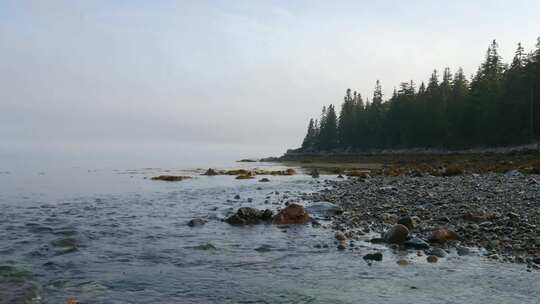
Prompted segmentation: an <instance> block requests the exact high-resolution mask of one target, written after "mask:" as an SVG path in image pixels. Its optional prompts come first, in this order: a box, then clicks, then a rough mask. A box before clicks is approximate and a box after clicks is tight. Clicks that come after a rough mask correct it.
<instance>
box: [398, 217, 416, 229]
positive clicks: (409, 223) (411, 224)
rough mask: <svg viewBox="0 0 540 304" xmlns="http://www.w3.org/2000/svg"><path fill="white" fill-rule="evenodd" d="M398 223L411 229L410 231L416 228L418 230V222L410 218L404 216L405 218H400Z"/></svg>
mask: <svg viewBox="0 0 540 304" xmlns="http://www.w3.org/2000/svg"><path fill="white" fill-rule="evenodd" d="M397 223H398V224H401V225H403V226H405V227H407V229H409V230H413V229H414V228H416V222H415V220H414V219H413V218H412V217H410V216H404V217H402V218H400V219H399V220H398V221H397Z"/></svg>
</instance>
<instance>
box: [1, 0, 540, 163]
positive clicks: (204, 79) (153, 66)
mask: <svg viewBox="0 0 540 304" xmlns="http://www.w3.org/2000/svg"><path fill="white" fill-rule="evenodd" d="M538 12H540V2H539V1H518V0H516V1H435V0H433V1H339V0H336V1H317V0H311V1H307V0H306V1H294V0H288V1H262V0H261V1H247V0H246V1H233V0H223V1H205V0H196V1H166V0H153V1H136V0H132V1H127V0H126V1H122V0H116V1H109V0H102V1H100V0H94V1H90V0H87V1H78V0H65V1H60V0H51V1H40V0H36V1H31V0H28V1H25V0H0V139H1V140H0V141H1V142H0V162H1V159H2V156H6V155H8V154H10V153H11V154H10V155H13V154H16V153H19V151H21V150H24V149H27V150H28V149H29V150H33V151H34V152H38V153H39V152H42V151H59V150H73V151H79V150H84V151H94V150H96V151H97V150H102V149H110V150H118V151H122V150H133V149H137V147H138V146H141V145H143V146H146V147H147V148H148V149H147V150H152V149H159V147H167V148H165V149H169V150H172V151H174V148H171V147H174V146H175V144H180V145H184V146H191V147H212V148H208V149H212V150H213V149H216V147H218V146H220V145H223V147H226V146H233V145H239V146H242V145H244V146H249V147H250V148H249V149H246V151H249V153H253V154H254V155H253V156H263V155H276V154H280V153H282V152H284V151H285V150H286V149H287V148H294V147H298V146H299V145H300V143H301V141H302V138H303V136H304V134H305V131H306V127H307V122H308V119H309V118H310V117H314V116H315V117H316V116H318V115H319V113H320V109H321V107H322V105H324V104H329V103H333V104H336V105H337V106H338V105H339V104H340V103H341V101H342V100H343V94H344V92H345V90H346V89H347V88H352V89H353V90H357V91H359V92H360V93H361V94H362V96H365V97H370V96H371V94H372V92H373V88H374V85H375V81H376V80H377V79H379V80H380V81H381V83H382V86H383V90H384V93H385V95H386V97H388V96H390V94H391V92H392V90H393V88H394V87H396V86H398V85H399V83H400V82H402V81H409V80H414V81H415V82H417V83H419V82H420V81H424V80H426V79H427V78H428V77H429V75H430V74H431V72H432V71H433V69H434V68H436V69H438V70H442V69H443V68H445V67H447V66H448V67H450V68H451V69H452V70H453V71H455V70H456V69H457V68H458V67H463V69H464V71H465V73H466V74H467V75H471V74H472V73H473V72H474V71H476V69H477V67H478V65H479V64H480V62H481V61H482V59H483V57H484V54H485V51H486V49H487V47H488V45H489V44H490V42H491V40H493V39H497V41H498V42H499V45H500V53H501V54H502V56H503V59H504V60H505V61H507V62H509V61H510V60H511V58H512V56H513V52H514V50H515V48H516V44H517V43H518V42H522V44H523V46H524V47H525V48H526V49H527V50H532V49H533V48H534V45H535V43H536V38H537V37H538V36H540V18H538V17H539V15H538ZM149 147H151V149H150V148H149ZM179 153H182V151H179ZM198 153H199V152H196V153H195V154H198ZM207 154H208V155H210V154H211V153H209V152H208V151H206V154H205V155H207Z"/></svg>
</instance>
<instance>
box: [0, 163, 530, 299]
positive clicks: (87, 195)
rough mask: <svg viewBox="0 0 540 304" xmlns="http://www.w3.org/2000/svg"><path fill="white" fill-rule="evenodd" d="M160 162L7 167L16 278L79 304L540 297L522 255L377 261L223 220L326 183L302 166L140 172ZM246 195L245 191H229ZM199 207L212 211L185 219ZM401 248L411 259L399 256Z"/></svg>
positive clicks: (302, 231)
mask: <svg viewBox="0 0 540 304" xmlns="http://www.w3.org/2000/svg"><path fill="white" fill-rule="evenodd" d="M250 165H251V166H252V164H250ZM161 172H164V170H163V169H150V168H149V169H141V170H97V171H95V170H86V169H71V170H63V171H61V172H59V171H55V170H46V171H44V172H42V174H39V172H33V173H24V174H22V173H19V172H11V173H10V174H2V175H0V184H1V186H0V187H1V189H0V190H2V191H1V194H0V204H1V212H0V241H1V242H0V266H10V267H13V268H12V269H11V270H9V271H11V272H9V273H14V272H13V271H14V270H13V269H17V271H19V270H25V271H27V272H26V273H31V275H30V276H27V275H26V274H24V275H23V274H19V276H20V277H21V279H20V280H21V281H23V282H26V283H27V284H28V283H29V282H32V284H34V282H35V284H36V286H38V287H36V289H35V290H38V291H39V293H40V294H42V295H43V297H44V301H46V302H47V303H63V301H65V299H66V298H68V297H70V296H75V297H77V298H78V299H79V300H81V301H82V302H83V303H126V302H129V303H163V302H169V303H358V302H364V303H410V302H415V303H517V302H519V303H538V298H540V291H539V288H538V287H539V286H540V274H539V273H538V272H533V273H528V272H526V271H525V268H524V267H521V266H519V265H507V264H500V263H495V262H490V261H487V260H485V259H483V258H480V257H460V256H457V254H451V255H450V256H449V257H448V258H444V259H441V260H440V261H439V263H437V264H428V263H426V262H425V257H424V258H418V257H416V254H415V253H406V252H392V251H391V250H390V249H388V248H386V247H384V246H379V247H377V248H379V249H380V250H383V252H384V260H383V262H374V263H372V264H368V263H366V262H365V261H364V260H363V259H362V256H363V255H364V254H366V253H368V252H372V251H373V250H374V249H373V248H372V247H370V246H371V245H369V244H367V243H365V242H361V241H360V242H357V244H356V245H357V246H356V248H355V249H354V250H346V251H338V250H337V249H336V244H335V243H334V238H333V233H332V232H331V231H330V230H328V229H325V228H324V227H323V228H314V227H311V226H298V227H276V226H271V225H259V226H251V227H232V226H229V225H228V224H226V223H223V222H221V219H222V218H224V217H225V216H226V215H227V214H229V213H230V212H232V211H233V210H236V209H237V208H238V207H241V206H254V207H259V208H273V209H275V208H277V207H278V206H280V204H282V203H283V202H285V201H287V200H295V197H296V196H297V195H299V194H300V193H302V192H309V191H313V190H319V189H322V188H323V187H324V184H322V183H321V184H318V183H316V182H315V181H314V180H313V179H311V178H308V177H306V176H300V175H299V176H292V177H281V176H275V177H271V182H270V183H258V182H257V181H256V180H244V181H237V180H235V179H234V177H230V176H216V177H203V176H197V178H194V179H192V180H187V181H183V182H180V183H167V182H159V181H151V180H149V179H145V178H144V177H149V176H153V175H155V174H156V173H161ZM171 172H172V173H178V171H177V170H172V171H171ZM190 172H191V174H194V172H197V171H190ZM184 173H185V172H184ZM188 173H189V172H188ZM276 191H277V192H276ZM237 194H239V195H240V199H234V197H235V195H237ZM250 199H251V200H250ZM265 200H268V202H267V204H265ZM194 217H203V218H206V219H208V223H207V224H206V225H204V226H202V227H188V226H187V225H186V224H187V222H188V221H189V220H190V219H192V218H194ZM323 226H324V223H323ZM319 245H322V246H319ZM324 245H328V246H327V248H325V246H324ZM404 255H406V258H407V259H409V260H410V261H411V265H409V266H405V267H402V266H398V265H397V264H396V261H397V260H398V259H400V258H403V256H404ZM2 273H3V275H4V276H6V273H8V272H7V270H6V269H4V272H2V269H0V276H1V275H2ZM0 285H1V283H0ZM3 286H4V287H6V286H8V285H3ZM39 288H41V289H42V291H41V290H39ZM0 295H2V294H1V293H0ZM4 299H5V298H4ZM4 301H5V300H4ZM0 303H4V302H2V300H0ZM6 303H7V302H6Z"/></svg>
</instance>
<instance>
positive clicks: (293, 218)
mask: <svg viewBox="0 0 540 304" xmlns="http://www.w3.org/2000/svg"><path fill="white" fill-rule="evenodd" d="M311 221H312V219H311V217H310V216H309V214H308V213H307V212H306V210H304V207H303V206H302V205H298V204H290V205H289V206H287V207H286V208H285V209H283V210H281V211H280V212H279V213H278V214H277V215H276V216H274V218H273V219H272V223H273V224H276V225H291V224H293V225H294V224H307V223H309V222H311Z"/></svg>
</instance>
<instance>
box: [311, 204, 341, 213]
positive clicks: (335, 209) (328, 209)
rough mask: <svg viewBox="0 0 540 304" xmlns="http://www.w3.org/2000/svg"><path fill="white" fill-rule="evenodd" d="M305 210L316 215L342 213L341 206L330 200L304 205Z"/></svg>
mask: <svg viewBox="0 0 540 304" xmlns="http://www.w3.org/2000/svg"><path fill="white" fill-rule="evenodd" d="M306 211H307V212H308V213H310V214H314V215H318V216H335V215H339V214H342V213H343V209H341V207H339V206H337V205H336V204H332V203H330V202H316V203H313V204H311V205H309V207H306Z"/></svg>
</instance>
